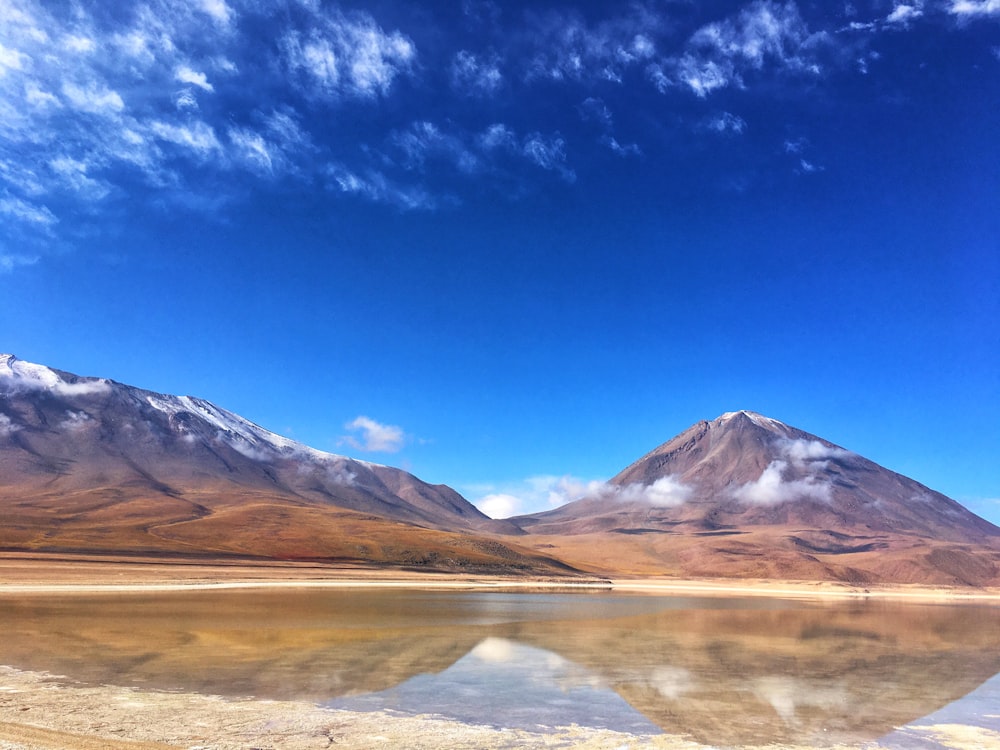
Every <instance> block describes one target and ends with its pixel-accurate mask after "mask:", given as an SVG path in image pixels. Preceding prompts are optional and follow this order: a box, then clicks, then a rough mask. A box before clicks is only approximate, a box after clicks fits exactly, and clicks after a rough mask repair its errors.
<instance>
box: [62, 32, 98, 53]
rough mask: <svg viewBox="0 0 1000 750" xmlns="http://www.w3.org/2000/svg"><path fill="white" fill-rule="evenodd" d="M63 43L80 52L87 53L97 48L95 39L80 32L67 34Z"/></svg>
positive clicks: (66, 46)
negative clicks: (81, 34)
mask: <svg viewBox="0 0 1000 750" xmlns="http://www.w3.org/2000/svg"><path fill="white" fill-rule="evenodd" d="M62 44H63V46H64V47H65V48H66V49H68V50H71V51H72V52H77V53H79V54H87V53H89V52H93V51H94V50H95V49H97V43H96V42H94V40H93V39H91V38H90V37H89V36H80V35H78V34H66V36H64V37H63V38H62Z"/></svg>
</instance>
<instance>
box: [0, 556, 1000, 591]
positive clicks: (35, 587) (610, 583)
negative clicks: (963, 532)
mask: <svg viewBox="0 0 1000 750" xmlns="http://www.w3.org/2000/svg"><path fill="white" fill-rule="evenodd" d="M323 588H338V589H343V588H422V589H442V590H506V591H526V592H527V591H555V590H562V591H609V590H613V591H620V592H632V593H647V594H657V595H665V596H666V595H676V596H692V595H695V596H770V597H778V598H821V599H845V598H847V599H854V598H879V599H893V600H912V601H937V602H965V601H967V602H980V603H994V602H995V603H1000V589H995V588H994V589H976V588H965V587H947V586H919V585H903V584H899V585H883V586H868V587H860V586H852V585H849V584H843V583H836V582H826V581H823V582H818V581H772V580H738V579H689V580H681V579H675V578H666V577H664V578H628V577H616V578H614V579H610V578H601V577H597V576H593V577H578V578H573V577H566V578H551V577H550V578H528V577H504V576H489V575H469V574H464V573H454V574H451V573H433V572H430V573H425V572H414V571H405V570H391V569H367V568H346V567H345V568H337V567H331V566H323V565H315V564H297V563H262V564H246V563H242V564H218V563H214V564H213V563H202V562H194V563H191V562H185V563H180V564H178V563H172V562H164V561H161V560H132V561H122V560H120V559H112V558H106V559H101V558H92V557H80V558H71V557H68V558H60V559H49V558H45V557H43V556H32V555H7V556H3V557H0V596H3V595H10V596H14V595H33V594H37V595H54V594H59V595H71V594H99V593H115V594H128V593H158V592H177V591H200V590H206V591H211V590H227V589H323Z"/></svg>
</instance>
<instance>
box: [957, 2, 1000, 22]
mask: <svg viewBox="0 0 1000 750" xmlns="http://www.w3.org/2000/svg"><path fill="white" fill-rule="evenodd" d="M948 10H949V11H950V12H951V13H953V14H955V15H956V16H960V17H962V18H982V17H989V16H1000V0H952V2H951V5H950V6H949V8H948Z"/></svg>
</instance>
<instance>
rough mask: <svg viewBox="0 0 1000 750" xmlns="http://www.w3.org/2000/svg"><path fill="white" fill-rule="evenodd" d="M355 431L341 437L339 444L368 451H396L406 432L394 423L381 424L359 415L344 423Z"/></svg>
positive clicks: (403, 442) (401, 444)
mask: <svg viewBox="0 0 1000 750" xmlns="http://www.w3.org/2000/svg"><path fill="white" fill-rule="evenodd" d="M344 427H346V428H347V429H348V430H350V431H351V432H353V433H355V434H353V435H345V436H344V437H342V438H341V441H340V442H341V444H343V445H349V446H351V447H352V448H354V449H356V450H360V451H366V452H369V453H398V452H399V451H400V450H401V449H402V447H403V445H405V443H406V433H405V432H403V429H402V428H401V427H397V426H396V425H389V424H382V423H381V422H376V421H375V420H374V419H371V418H370V417H366V416H363V415H362V416H359V417H356V418H355V419H353V420H352V421H350V422H348V423H347V424H346V425H344Z"/></svg>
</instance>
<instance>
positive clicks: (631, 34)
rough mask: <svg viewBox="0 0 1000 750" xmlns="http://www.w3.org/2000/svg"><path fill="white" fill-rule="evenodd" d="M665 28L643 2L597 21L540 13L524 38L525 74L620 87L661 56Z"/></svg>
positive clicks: (575, 15) (664, 21)
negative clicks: (635, 71)
mask: <svg viewBox="0 0 1000 750" xmlns="http://www.w3.org/2000/svg"><path fill="white" fill-rule="evenodd" d="M666 26H667V23H666V19H665V18H663V17H661V16H660V15H659V14H658V13H655V12H653V11H651V10H649V9H648V8H646V7H645V6H644V5H641V4H630V5H629V6H626V8H625V11H624V13H622V14H621V15H615V16H611V17H609V18H605V19H604V20H601V21H599V22H597V23H588V22H586V21H585V20H584V19H583V18H582V17H581V16H580V15H579V14H578V13H576V12H572V11H568V12H557V11H551V12H549V13H543V14H536V15H534V16H532V18H531V22H530V24H529V28H528V30H527V31H526V32H525V34H524V38H525V39H526V40H527V43H528V63H527V71H526V76H527V78H528V79H529V80H532V79H547V80H551V81H563V80H576V81H581V80H594V81H596V80H600V81H610V82H614V83H621V82H622V81H623V78H624V76H625V73H626V72H627V71H628V70H629V69H630V68H635V67H638V66H640V65H641V64H643V63H644V62H646V61H648V60H650V59H651V58H652V57H653V56H654V55H655V54H656V43H655V41H654V40H655V38H656V37H657V36H658V35H659V34H660V33H662V32H663V31H664V30H665V28H666Z"/></svg>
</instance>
